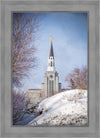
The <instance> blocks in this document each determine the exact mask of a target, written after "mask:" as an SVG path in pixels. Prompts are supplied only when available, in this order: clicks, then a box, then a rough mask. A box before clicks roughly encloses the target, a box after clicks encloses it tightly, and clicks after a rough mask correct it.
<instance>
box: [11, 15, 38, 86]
mask: <svg viewBox="0 0 100 138" xmlns="http://www.w3.org/2000/svg"><path fill="white" fill-rule="evenodd" d="M40 20H41V18H40V16H39V15H38V14H32V13H30V14H25V13H14V14H13V21H12V24H13V31H12V78H13V84H15V85H17V86H18V85H19V86H21V85H22V80H23V79H24V77H28V75H29V72H30V69H31V68H33V67H34V66H35V65H36V64H35V60H36V58H35V55H34V54H35V51H36V48H35V44H34V41H35V39H36V33H37V31H38V29H39V23H40Z"/></svg>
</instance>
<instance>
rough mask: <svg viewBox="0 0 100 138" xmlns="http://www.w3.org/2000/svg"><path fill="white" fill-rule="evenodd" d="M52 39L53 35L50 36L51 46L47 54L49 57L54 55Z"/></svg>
mask: <svg viewBox="0 0 100 138" xmlns="http://www.w3.org/2000/svg"><path fill="white" fill-rule="evenodd" d="M52 40H53V37H52V36H51V48H50V55H49V57H54V53H53V46H52Z"/></svg>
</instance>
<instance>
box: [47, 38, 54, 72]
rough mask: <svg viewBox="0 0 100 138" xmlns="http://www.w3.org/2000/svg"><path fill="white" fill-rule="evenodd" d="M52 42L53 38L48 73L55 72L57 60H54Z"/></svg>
mask: <svg viewBox="0 0 100 138" xmlns="http://www.w3.org/2000/svg"><path fill="white" fill-rule="evenodd" d="M52 40H53V38H52V36H51V48H50V55H49V59H48V71H55V59H54V52H53V45H52Z"/></svg>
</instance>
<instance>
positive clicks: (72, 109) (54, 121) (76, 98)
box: [28, 89, 87, 126]
mask: <svg viewBox="0 0 100 138" xmlns="http://www.w3.org/2000/svg"><path fill="white" fill-rule="evenodd" d="M37 111H38V112H41V111H42V114H41V115H40V116H38V117H36V118H35V119H33V120H32V121H31V122H30V123H29V124H28V125H33V126H70V125H71V126H84V125H87V90H78V89H75V90H68V91H64V92H61V93H59V94H56V95H54V96H52V97H49V98H47V99H45V100H43V101H42V102H41V103H40V104H39V107H38V109H37Z"/></svg>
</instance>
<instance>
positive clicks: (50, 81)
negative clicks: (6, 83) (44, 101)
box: [42, 37, 61, 97]
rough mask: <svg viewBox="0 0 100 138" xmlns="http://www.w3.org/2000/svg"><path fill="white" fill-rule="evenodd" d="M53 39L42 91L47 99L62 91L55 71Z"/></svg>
mask: <svg viewBox="0 0 100 138" xmlns="http://www.w3.org/2000/svg"><path fill="white" fill-rule="evenodd" d="M52 40H53V38H52V37H51V47H50V54H49V58H48V67H47V72H46V73H45V77H44V83H42V91H43V92H44V95H45V97H49V96H52V95H54V94H56V93H59V92H60V91H61V83H59V76H58V73H57V72H56V69H55V57H54V52H53V42H52Z"/></svg>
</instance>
